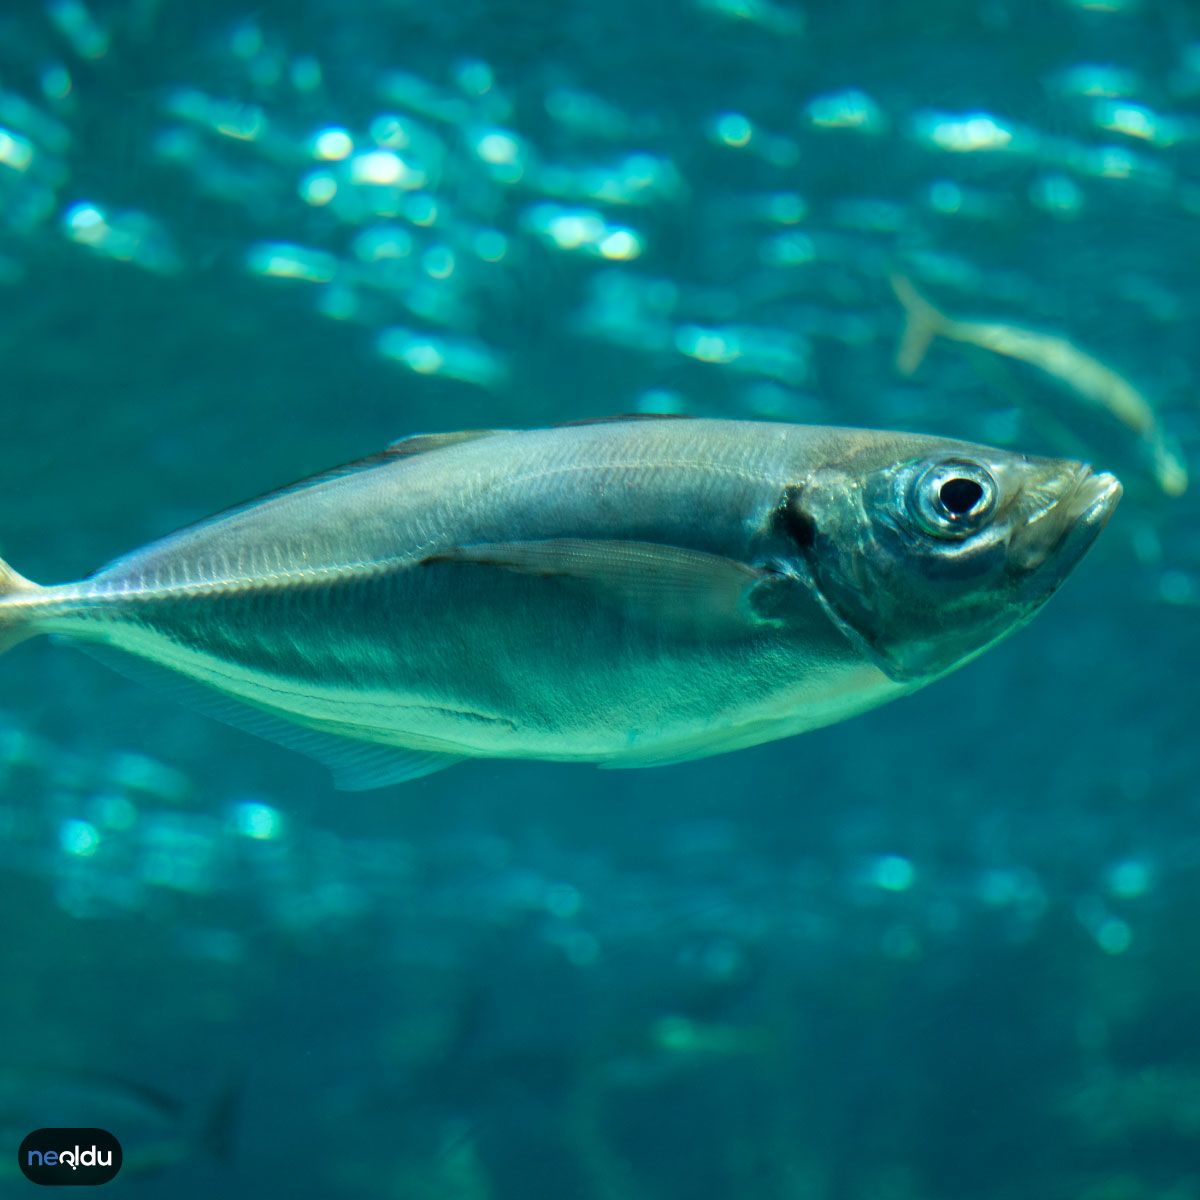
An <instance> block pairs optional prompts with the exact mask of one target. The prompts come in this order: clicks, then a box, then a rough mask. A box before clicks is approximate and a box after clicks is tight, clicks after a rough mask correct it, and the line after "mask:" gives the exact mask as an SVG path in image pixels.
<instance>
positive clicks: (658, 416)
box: [551, 413, 694, 429]
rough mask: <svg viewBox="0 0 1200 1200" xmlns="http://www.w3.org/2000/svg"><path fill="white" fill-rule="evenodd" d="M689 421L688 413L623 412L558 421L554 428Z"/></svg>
mask: <svg viewBox="0 0 1200 1200" xmlns="http://www.w3.org/2000/svg"><path fill="white" fill-rule="evenodd" d="M675 420H679V421H689V420H694V418H692V417H689V416H688V415H687V413H622V414H621V415H620V416H616V417H583V418H582V419H580V420H578V421H556V422H555V423H554V425H553V426H552V427H551V428H553V429H569V428H570V427H571V426H572V425H608V424H610V423H611V422H613V421H675Z"/></svg>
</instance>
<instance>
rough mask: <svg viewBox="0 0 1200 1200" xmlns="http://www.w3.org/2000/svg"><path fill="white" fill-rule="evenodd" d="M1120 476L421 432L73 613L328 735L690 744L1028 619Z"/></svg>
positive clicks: (55, 593) (125, 561)
mask: <svg viewBox="0 0 1200 1200" xmlns="http://www.w3.org/2000/svg"><path fill="white" fill-rule="evenodd" d="M1120 495H1121V485H1120V483H1119V482H1118V480H1117V479H1116V478H1115V477H1114V476H1112V475H1111V474H1107V473H1097V472H1094V471H1093V470H1092V468H1091V467H1089V466H1087V465H1085V464H1083V463H1079V462H1075V461H1071V460H1066V459H1054V458H1036V457H1029V456H1025V455H1021V454H1015V453H1010V452H1007V451H1004V450H996V449H990V448H987V447H984V446H978V445H974V444H971V443H969V442H961V441H956V440H953V439H947V438H938V437H931V436H926V435H921V434H912V433H893V432H882V431H874V430H862V429H851V428H836V427H824V426H801V425H789V424H783V423H772V422H761V421H737V420H716V419H703V418H687V417H677V416H643V415H641V414H639V415H638V416H636V417H622V418H605V419H601V420H598V421H593V422H585V423H573V424H567V425H559V426H554V427H551V428H546V429H531V430H510V429H500V430H477V431H467V432H455V433H445V434H422V435H417V436H415V437H410V438H406V439H403V440H401V441H399V442H395V443H393V444H392V445H391V446H389V447H387V448H386V449H385V450H383V451H381V452H379V453H377V454H373V455H371V456H369V457H368V458H365V459H362V460H360V461H358V462H355V463H350V464H347V465H344V466H341V467H337V468H335V469H333V470H330V471H326V472H324V473H321V474H319V475H316V476H313V477H311V478H309V479H305V480H302V481H300V482H298V483H295V484H292V485H290V486H288V487H285V488H283V489H281V490H279V491H276V492H274V493H271V494H268V495H266V496H263V497H259V498H258V499H255V500H251V501H249V502H247V503H245V504H242V505H240V506H238V507H235V508H232V509H229V510H227V511H225V512H223V513H219V514H218V515H216V516H214V517H211V518H209V519H207V520H203V521H200V522H199V523H197V524H194V525H191V526H189V527H187V528H185V529H183V530H180V531H178V532H176V533H174V534H170V535H168V536H166V537H164V538H162V539H160V540H158V541H155V542H152V543H150V544H149V545H147V546H144V547H142V548H141V549H137V550H134V551H132V552H130V553H129V554H126V555H124V556H122V557H120V558H118V559H116V560H115V561H113V562H111V563H109V564H108V565H107V566H105V567H103V568H101V569H100V570H99V571H97V572H96V573H94V574H93V575H90V576H88V577H87V578H85V579H83V580H81V581H78V582H74V583H65V584H61V585H58V586H38V585H36V584H34V583H32V582H30V581H29V580H27V579H25V578H23V577H22V576H20V575H19V574H17V573H16V572H15V571H14V570H13V569H12V568H11V567H9V566H7V564H3V565H0V650H3V649H8V648H10V647H12V646H15V645H16V644H18V643H20V642H22V641H24V640H25V639H27V638H29V637H32V636H34V635H36V634H40V633H46V634H50V635H52V636H53V637H56V638H58V639H61V640H65V641H67V642H71V643H74V644H76V645H78V646H79V647H80V648H82V649H83V650H85V651H87V652H89V653H91V654H93V655H94V656H96V657H97V658H99V659H101V660H102V661H105V662H108V663H110V664H111V665H113V666H115V667H116V668H117V669H118V670H121V671H123V672H124V673H126V674H127V675H129V676H132V677H133V678H136V679H142V680H145V681H146V682H149V683H154V684H157V685H160V686H163V687H165V688H166V689H167V690H168V691H170V692H171V693H173V694H174V695H175V696H176V697H178V698H179V699H180V700H182V701H184V702H185V703H189V704H192V705H193V706H194V707H196V708H198V709H199V710H200V711H202V712H206V713H208V714H210V715H212V716H215V717H217V718H219V719H222V720H225V721H226V722H228V723H230V724H232V725H235V726H239V727H241V728H243V729H245V730H248V731H250V732H252V733H255V734H258V735H259V736H262V737H265V738H268V739H270V740H274V741H276V742H278V743H280V744H282V745H284V746H288V747H291V748H293V749H296V750H299V751H301V752H304V753H307V754H308V755H309V756H311V757H313V758H315V759H316V760H317V761H319V762H322V763H324V764H325V765H326V766H327V767H329V768H330V769H331V771H332V773H333V777H334V778H333V781H334V784H335V786H337V787H339V788H342V789H348V790H355V789H365V788H372V787H381V786H386V785H388V784H391V783H396V782H401V781H404V780H408V779H413V778H418V777H420V776H422V775H426V774H429V773H430V772H433V771H436V770H440V769H441V768H443V767H447V766H450V765H451V764H453V763H455V762H458V761H460V760H462V759H464V758H492V759H535V760H549V761H561V762H593V763H597V764H599V765H601V766H604V767H639V766H654V765H665V764H668V763H675V762H681V761H686V760H689V759H695V758H700V757H703V756H706V755H710V754H717V753H722V752H726V751H731V750H737V749H742V748H744V747H748V746H754V745H757V744H759V743H762V742H766V741H770V740H774V739H777V738H783V737H790V736H791V735H793V734H797V733H800V732H803V731H806V730H811V729H815V728H817V727H820V726H823V725H828V724H831V723H833V722H836V721H841V720H843V719H846V718H848V717H851V716H853V715H855V714H858V713H862V712H865V711H866V710H868V709H871V708H874V707H875V706H876V705H879V704H882V703H884V702H885V701H888V700H891V699H894V698H897V697H899V696H902V695H905V694H908V693H911V692H913V691H915V690H916V689H918V688H920V687H923V686H925V685H926V684H928V683H930V682H932V681H933V680H935V679H937V678H940V677H941V676H943V675H945V674H946V673H948V672H949V671H951V670H953V669H955V668H956V667H959V666H961V665H963V664H964V663H966V662H968V661H970V660H971V659H973V658H975V657H976V656H977V655H978V654H980V653H982V652H983V651H984V650H985V649H987V648H988V647H989V646H991V645H993V644H994V643H996V642H998V641H999V640H1000V639H1001V638H1003V637H1005V636H1006V635H1007V634H1009V633H1011V632H1012V631H1013V630H1014V629H1016V628H1018V627H1019V626H1021V625H1023V624H1025V623H1026V622H1027V621H1028V620H1029V619H1030V618H1031V617H1032V616H1033V615H1034V614H1035V613H1036V612H1037V611H1038V609H1040V608H1041V607H1042V605H1043V604H1044V603H1045V602H1046V601H1047V599H1048V598H1049V597H1050V595H1051V594H1052V593H1053V592H1054V591H1055V590H1056V589H1057V588H1058V587H1059V585H1060V584H1061V583H1062V582H1063V580H1064V579H1065V578H1066V576H1067V575H1068V574H1069V573H1070V572H1071V571H1072V569H1073V568H1074V567H1075V565H1076V564H1077V563H1078V562H1079V560H1080V559H1081V557H1082V556H1083V554H1084V553H1085V551H1086V550H1087V549H1088V548H1089V547H1090V546H1091V545H1092V543H1093V541H1094V540H1095V538H1096V536H1097V535H1098V534H1099V532H1100V530H1101V529H1102V528H1103V526H1104V525H1105V523H1106V522H1107V520H1108V519H1109V517H1110V515H1111V514H1112V511H1113V509H1114V507H1115V506H1116V504H1117V502H1118V500H1119V498H1120Z"/></svg>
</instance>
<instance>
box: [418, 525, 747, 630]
mask: <svg viewBox="0 0 1200 1200" xmlns="http://www.w3.org/2000/svg"><path fill="white" fill-rule="evenodd" d="M423 561H424V562H426V563H436V562H457V563H473V564H476V565H478V566H490V567H496V568H498V569H500V570H504V571H514V572H516V573H518V574H521V575H534V576H540V577H541V578H544V579H561V580H564V581H566V582H569V583H574V584H578V585H583V586H586V587H588V588H589V589H591V590H592V591H594V593H595V594H597V595H599V596H602V597H606V598H608V599H609V600H611V601H614V602H617V603H620V604H624V605H626V606H627V607H629V608H630V609H631V610H633V611H634V612H635V613H637V614H638V615H640V616H645V617H649V618H653V619H655V620H657V621H663V622H674V623H677V624H680V625H684V626H690V627H696V626H699V627H700V628H701V629H703V631H704V632H707V633H713V632H718V631H723V632H727V633H736V632H745V631H746V630H748V629H750V628H752V627H754V626H757V625H762V624H764V622H763V621H762V619H761V618H760V617H758V616H757V615H756V614H755V613H754V611H753V610H752V608H751V605H750V604H749V596H750V593H751V591H752V590H753V588H754V587H755V585H756V584H758V583H760V582H761V581H762V580H763V579H764V578H765V577H766V575H765V573H764V572H763V571H760V570H757V569H756V568H754V567H749V566H747V565H746V564H745V563H740V562H737V561H736V560H735V559H732V558H725V557H723V556H722V555H719V554H709V553H707V552H706V551H703V550H687V549H684V548H683V547H680V546H666V545H661V544H659V543H657V542H633V541H629V542H624V541H600V540H588V539H583V538H548V539H545V540H542V541H530V542H486V543H479V544H477V545H473V546H456V547H454V548H453V549H451V550H446V551H442V552H441V553H439V554H436V555H432V556H431V557H429V558H427V559H424V560H423Z"/></svg>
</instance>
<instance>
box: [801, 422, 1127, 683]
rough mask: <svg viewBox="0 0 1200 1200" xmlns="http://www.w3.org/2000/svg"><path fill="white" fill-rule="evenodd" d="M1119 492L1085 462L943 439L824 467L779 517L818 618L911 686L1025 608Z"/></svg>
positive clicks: (971, 651) (957, 659)
mask: <svg viewBox="0 0 1200 1200" xmlns="http://www.w3.org/2000/svg"><path fill="white" fill-rule="evenodd" d="M1120 497H1121V485H1120V483H1119V482H1118V481H1117V480H1116V478H1115V477H1114V476H1112V475H1108V474H1099V473H1095V472H1093V471H1092V469H1091V468H1090V467H1089V466H1087V465H1086V464H1084V463H1079V462H1073V461H1070V460H1066V459H1055V458H1035V457H1029V456H1024V455H1018V454H1009V453H1007V452H1005V451H1001V450H991V449H986V448H984V447H978V446H966V445H958V444H954V445H953V448H952V449H943V450H940V451H935V452H934V453H932V454H928V455H924V456H921V457H917V458H911V459H907V460H905V461H901V462H899V463H896V462H895V461H893V462H891V463H889V464H886V465H874V464H870V463H868V465H867V466H865V467H860V466H858V465H853V466H849V467H831V468H822V469H820V470H818V471H816V472H814V473H813V474H812V475H811V476H809V478H808V479H807V480H806V481H805V483H804V485H803V486H802V487H799V488H797V489H795V490H794V491H793V493H792V494H791V495H790V496H789V498H788V500H787V501H786V503H785V506H784V508H783V509H781V510H780V518H781V520H782V522H783V523H784V524H785V525H786V526H787V527H788V528H789V529H790V533H791V539H792V541H793V543H794V544H797V545H798V546H799V547H800V551H801V555H802V559H803V564H804V568H803V570H804V574H805V575H806V576H807V578H808V580H809V582H810V586H811V587H812V588H813V590H814V591H815V593H816V594H817V596H818V598H819V600H820V603H821V605H822V607H823V608H824V609H825V611H826V613H827V615H828V616H829V617H830V618H831V619H832V620H833V621H834V623H835V624H836V625H838V627H839V628H840V629H841V630H842V632H843V633H844V634H846V636H847V637H849V638H850V640H851V641H852V642H853V643H854V644H855V645H857V646H858V648H859V649H860V651H862V652H863V653H865V654H866V655H867V656H868V657H869V658H870V659H871V660H872V661H873V662H874V663H875V664H876V665H877V666H878V667H879V668H880V669H881V670H882V671H883V672H884V673H885V674H886V675H888V677H889V678H891V679H893V680H895V681H897V682H903V683H916V684H920V683H923V682H927V681H928V680H930V679H933V678H935V677H937V676H939V675H943V674H945V673H946V672H947V671H950V670H953V669H954V668H955V667H957V666H960V665H962V664H963V663H964V662H967V661H968V660H970V659H971V658H974V657H975V656H976V655H977V654H980V653H982V652H983V651H984V650H985V649H987V648H988V647H989V646H990V645H992V644H993V643H995V642H996V641H998V640H999V639H1000V638H1002V637H1004V636H1006V635H1007V634H1009V633H1011V632H1012V631H1013V630H1014V629H1017V628H1019V627H1020V626H1021V625H1023V624H1024V623H1025V622H1026V621H1028V620H1029V619H1030V618H1031V617H1033V615H1034V614H1035V613H1036V612H1037V611H1038V609H1040V608H1041V607H1042V605H1043V604H1045V603H1046V601H1047V600H1048V599H1049V598H1050V597H1051V595H1053V594H1054V592H1055V591H1056V590H1057V589H1058V587H1059V585H1060V584H1061V583H1062V582H1063V580H1064V579H1066V577H1067V576H1068V575H1069V574H1070V573H1071V571H1072V570H1073V569H1074V567H1075V566H1076V564H1077V563H1078V562H1079V560H1080V559H1081V558H1082V557H1083V555H1084V553H1085V552H1086V551H1087V550H1088V548H1089V547H1090V546H1091V544H1092V543H1093V542H1094V541H1095V539H1096V537H1097V535H1098V534H1099V533H1100V530H1101V529H1103V528H1104V525H1105V524H1106V522H1107V521H1108V519H1109V517H1110V516H1111V515H1112V512H1113V509H1114V508H1115V507H1116V504H1117V501H1118V500H1119V499H1120Z"/></svg>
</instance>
